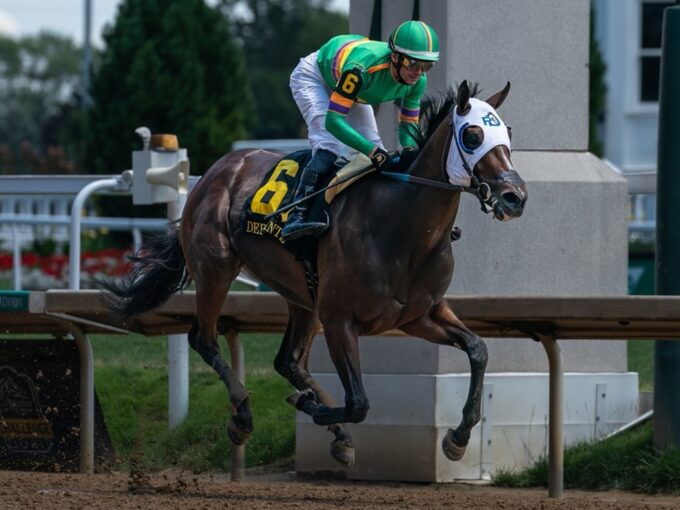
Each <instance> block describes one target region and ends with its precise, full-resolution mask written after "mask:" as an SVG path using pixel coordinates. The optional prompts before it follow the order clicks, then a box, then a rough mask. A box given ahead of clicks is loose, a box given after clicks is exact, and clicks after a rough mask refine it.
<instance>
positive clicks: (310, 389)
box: [274, 303, 354, 466]
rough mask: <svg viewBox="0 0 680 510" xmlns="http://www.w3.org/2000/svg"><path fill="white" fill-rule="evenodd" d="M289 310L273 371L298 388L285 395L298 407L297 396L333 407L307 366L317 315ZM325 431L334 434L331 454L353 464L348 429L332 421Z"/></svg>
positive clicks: (296, 307) (294, 308)
mask: <svg viewBox="0 0 680 510" xmlns="http://www.w3.org/2000/svg"><path fill="white" fill-rule="evenodd" d="M288 312H289V313H288V316H289V319H288V327H287V328H286V333H285V335H284V336H283V341H282V342H281V347H280V349H279V352H278V354H277V355H276V359H275V360H274V368H275V369H276V371H277V372H278V373H279V374H281V375H282V376H283V377H285V378H286V379H287V380H288V381H289V382H290V383H291V384H292V385H293V386H294V387H295V388H296V389H297V390H299V392H298V393H295V394H293V395H291V396H290V397H289V398H288V402H289V403H291V404H292V405H293V406H295V407H297V405H298V403H299V402H300V399H303V400H307V401H309V402H310V403H314V402H316V401H317V400H318V401H320V402H321V403H322V404H324V405H326V406H329V407H333V406H335V401H334V400H333V398H332V397H331V396H330V395H329V394H328V393H327V392H326V391H325V390H324V389H323V388H322V387H321V385H320V384H319V383H318V382H317V381H316V380H315V379H314V378H313V377H312V375H311V374H310V373H309V371H308V369H307V360H308V359H309V351H310V349H311V346H312V340H313V339H314V334H315V333H316V324H317V322H316V314H314V313H313V312H310V311H309V310H306V309H304V308H301V307H299V306H295V305H292V304H290V303H289V304H288ZM328 430H329V431H330V432H332V433H333V435H334V436H335V440H334V441H333V442H332V443H331V457H333V458H334V459H335V460H337V461H338V462H340V463H341V464H343V465H345V466H350V465H352V464H354V445H353V444H352V437H351V436H350V434H349V431H348V430H347V428H346V427H343V425H342V424H341V423H335V424H332V425H329V426H328Z"/></svg>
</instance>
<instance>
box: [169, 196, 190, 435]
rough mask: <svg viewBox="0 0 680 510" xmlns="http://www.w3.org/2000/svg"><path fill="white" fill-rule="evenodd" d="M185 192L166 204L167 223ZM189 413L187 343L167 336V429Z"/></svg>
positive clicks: (178, 209)
mask: <svg viewBox="0 0 680 510" xmlns="http://www.w3.org/2000/svg"><path fill="white" fill-rule="evenodd" d="M186 201H187V194H186V192H181V191H180V192H179V194H178V197H177V200H176V201H175V202H168V221H169V222H171V223H172V222H174V221H176V220H178V219H180V218H181V217H182V212H183V211H184V204H186ZM188 413H189V342H188V339H187V335H168V427H169V428H171V429H172V428H175V427H176V426H177V425H179V424H181V423H182V422H183V421H184V420H185V419H186V417H187V414H188Z"/></svg>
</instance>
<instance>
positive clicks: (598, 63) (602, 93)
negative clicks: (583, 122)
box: [588, 8, 607, 157]
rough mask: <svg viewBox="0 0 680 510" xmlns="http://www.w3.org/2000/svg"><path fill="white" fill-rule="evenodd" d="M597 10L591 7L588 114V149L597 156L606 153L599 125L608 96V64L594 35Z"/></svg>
mask: <svg viewBox="0 0 680 510" xmlns="http://www.w3.org/2000/svg"><path fill="white" fill-rule="evenodd" d="M594 26H595V11H594V10H593V9H592V8H591V9H590V87H589V103H588V108H589V115H588V150H589V151H590V152H592V153H593V154H595V155H596V156H599V157H602V156H603V155H604V147H603V145H602V140H600V136H599V135H600V133H599V130H598V126H599V125H600V124H601V122H602V119H603V116H604V110H605V106H606V105H605V101H606V98H607V86H606V85H605V82H604V74H605V71H606V69H607V65H606V64H605V62H604V59H603V58H602V53H601V52H600V46H599V44H598V43H597V39H595V36H594Z"/></svg>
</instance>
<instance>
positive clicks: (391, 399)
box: [296, 0, 638, 481]
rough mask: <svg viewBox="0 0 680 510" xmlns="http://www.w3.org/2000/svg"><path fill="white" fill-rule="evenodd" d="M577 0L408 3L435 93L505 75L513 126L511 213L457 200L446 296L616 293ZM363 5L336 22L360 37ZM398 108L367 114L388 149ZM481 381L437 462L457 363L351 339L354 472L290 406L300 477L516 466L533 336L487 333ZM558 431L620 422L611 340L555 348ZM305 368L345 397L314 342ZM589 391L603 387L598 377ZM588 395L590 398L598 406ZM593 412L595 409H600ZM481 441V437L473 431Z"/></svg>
mask: <svg viewBox="0 0 680 510" xmlns="http://www.w3.org/2000/svg"><path fill="white" fill-rule="evenodd" d="M589 5H590V4H589V1H588V0H574V1H571V2H560V1H554V0H553V1H545V0H543V1H539V0H513V1H512V2H497V1H493V0H458V1H456V2H441V1H436V0H421V2H420V15H421V19H422V20H423V21H425V22H427V23H429V24H430V25H432V26H433V27H434V28H435V30H436V31H437V33H438V35H439V39H440V48H441V54H442V60H441V61H440V62H439V64H438V65H437V66H435V68H434V69H433V71H432V72H431V73H430V75H429V76H428V78H429V81H428V91H427V93H428V94H430V95H437V94H439V93H441V92H442V91H444V90H446V89H447V88H448V87H449V86H455V85H456V84H457V83H460V82H461V81H462V80H464V79H467V80H468V81H469V82H478V83H479V84H480V86H481V88H482V90H483V92H482V93H481V94H480V97H481V98H482V99H486V98H487V97H488V96H490V95H492V94H493V93H495V92H496V91H498V90H500V89H501V88H502V87H503V86H504V85H505V83H506V81H510V82H511V83H512V89H511V91H510V95H509V96H508V99H507V100H506V102H505V103H504V104H503V106H502V107H501V108H500V110H499V114H500V115H501V116H502V117H503V119H504V120H505V122H506V123H508V124H509V125H511V126H512V128H513V137H514V138H513V162H514V165H515V168H516V169H517V171H518V172H519V173H520V174H521V175H522V177H523V178H524V179H525V180H526V181H527V187H528V189H529V201H528V204H527V208H526V212H525V214H524V216H523V217H522V218H520V219H518V220H515V221H512V222H509V223H500V222H498V221H496V220H493V219H492V218H491V217H489V216H486V215H484V214H482V213H481V211H479V205H478V203H477V201H476V200H475V199H473V197H471V196H465V197H463V200H462V201H461V208H460V211H459V214H458V219H457V221H456V224H457V225H458V226H459V227H461V228H462V230H463V236H462V239H461V240H459V241H457V242H456V243H455V244H454V247H453V248H454V255H455V259H456V270H455V273H454V278H453V282H452V285H451V286H450V288H449V293H452V294H461V295H464V294H481V295H519V294H522V295H567V294H571V295H583V296H587V295H603V294H607V295H612V294H625V293H626V291H627V186H626V182H625V180H624V179H623V178H621V177H620V176H619V175H617V174H616V173H614V172H613V171H612V170H611V169H610V168H609V167H608V166H607V165H605V164H604V163H603V162H602V161H601V160H599V159H598V158H596V157H595V156H593V155H592V154H590V153H588V152H587V143H588V58H589V53H588V37H589V34H588V27H589ZM372 8H373V2H371V1H366V2H364V1H362V2H358V1H354V2H352V3H351V11H350V28H351V32H353V33H364V34H367V33H368V28H369V24H370V19H371V13H372ZM412 8H413V2H412V1H411V0H393V1H390V2H384V3H383V17H382V20H383V38H384V39H386V38H387V36H388V34H389V33H390V31H391V30H392V29H393V28H394V27H395V26H397V25H398V24H399V23H400V22H402V21H404V20H406V19H409V18H410V16H411V12H412ZM396 115H397V112H396V110H395V107H394V106H393V105H391V104H383V105H381V107H380V109H379V114H378V121H379V126H380V129H381V134H382V136H383V139H384V140H385V142H386V145H387V147H388V149H394V148H396V124H395V119H396ZM487 344H488V346H489V364H488V372H487V378H486V381H485V382H486V384H487V385H488V386H489V388H491V387H493V389H489V394H490V395H491V396H488V399H485V409H484V411H483V414H484V416H485V418H486V421H485V422H484V423H485V427H486V429H485V430H486V434H484V433H483V430H482V429H483V427H482V425H481V424H480V425H478V426H477V427H476V428H475V429H474V431H473V437H472V439H471V444H470V446H469V448H468V451H467V453H466V456H465V457H464V458H463V460H462V461H460V462H457V463H453V462H450V461H448V460H447V459H446V458H445V457H444V455H443V453H442V452H441V448H440V442H441V438H442V437H443V434H444V433H445V432H446V429H447V428H448V427H451V426H455V425H457V424H458V422H459V420H460V417H461V412H462V405H463V402H464V399H465V395H466V393H467V387H468V381H469V375H468V372H469V366H468V362H467V358H466V356H465V355H464V354H462V353H461V352H460V351H458V350H456V349H453V348H446V347H440V346H435V345H431V344H428V343H426V342H424V341H422V340H419V339H409V338H393V337H389V338H388V337H382V338H381V337H373V338H370V339H369V338H366V339H362V340H361V356H362V369H363V373H364V383H365V386H366V388H367V391H368V396H369V399H370V402H371V410H370V411H369V416H368V418H367V420H366V421H365V422H364V423H362V424H360V425H351V426H349V429H350V431H351V433H352V435H353V437H354V442H355V445H356V465H355V466H352V467H350V468H342V467H341V466H340V465H338V464H336V463H334V461H333V460H332V459H331V458H330V456H329V455H328V443H329V442H330V440H331V436H330V434H329V433H328V432H326V431H325V429H323V428H321V427H316V426H315V425H314V424H313V423H312V422H311V420H308V419H307V417H306V416H302V415H301V413H298V418H297V420H298V421H297V432H298V434H297V437H298V441H297V452H296V453H297V456H296V465H297V469H298V470H299V471H307V472H309V471H318V470H337V471H344V472H345V473H346V475H347V476H348V477H350V478H354V479H390V480H404V481H407V480H411V481H450V480H453V479H458V478H466V479H479V478H485V477H488V476H489V472H493V471H494V470H495V469H498V468H500V467H503V468H514V467H517V468H519V467H523V466H526V465H528V464H529V463H531V462H533V461H534V460H536V459H537V458H538V456H539V455H542V454H545V453H546V452H547V433H546V430H547V429H546V427H547V415H548V412H547V391H548V389H547V388H548V375H547V370H548V363H547V360H546V357H545V353H544V351H543V349H542V348H541V347H540V345H538V344H537V343H536V342H534V341H533V340H509V339H496V340H495V339H487ZM560 348H561V350H562V355H563V364H564V369H565V372H567V376H566V377H565V386H564V388H565V402H566V409H565V414H564V417H565V439H566V440H567V441H568V442H569V441H574V440H587V439H592V438H594V437H595V435H596V433H597V434H602V433H603V430H607V431H610V430H612V429H613V428H615V427H617V426H618V425H621V424H623V423H625V422H627V421H628V420H630V419H632V418H634V417H635V416H636V412H637V401H638V393H637V375H636V374H630V373H628V372H627V359H626V345H625V342H614V341H588V340H584V341H570V342H561V343H560ZM310 368H311V370H312V372H313V373H314V375H315V376H316V377H317V378H318V380H319V382H321V383H322V384H325V385H326V386H327V387H328V389H329V390H330V392H331V393H332V394H333V396H334V397H335V398H336V400H338V401H340V402H342V401H343V395H344V394H343V391H342V388H341V386H340V384H339V381H338V379H337V376H336V375H335V370H334V368H333V366H332V364H331V362H330V361H329V360H328V354H327V352H326V348H325V345H324V342H323V340H322V339H319V341H317V342H315V344H314V349H313V351H312V355H311V357H310ZM598 384H600V385H602V384H606V385H607V387H608V388H609V390H608V392H607V412H606V416H604V418H602V417H601V418H600V419H604V421H605V425H604V427H601V425H602V424H601V423H599V424H598V426H597V429H596V426H595V425H596V411H595V409H596V407H597V402H598V400H597V398H598V397H597V387H598ZM600 387H602V386H600ZM600 400H601V399H600ZM601 409H602V406H601V405H600V410H601ZM597 421H599V420H597ZM483 436H484V438H485V439H484V442H482V437H483Z"/></svg>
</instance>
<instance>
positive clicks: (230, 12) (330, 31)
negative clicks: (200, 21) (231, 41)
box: [219, 0, 349, 138]
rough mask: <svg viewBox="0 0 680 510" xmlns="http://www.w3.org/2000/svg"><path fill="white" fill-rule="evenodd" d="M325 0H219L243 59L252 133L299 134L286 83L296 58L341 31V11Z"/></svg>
mask: <svg viewBox="0 0 680 510" xmlns="http://www.w3.org/2000/svg"><path fill="white" fill-rule="evenodd" d="M328 5H329V1H328V0H221V2H220V3H219V6H220V9H221V11H222V12H223V13H224V14H225V16H227V17H228V18H229V19H230V20H231V25H232V26H233V27H235V34H236V36H237V37H238V39H239V41H240V42H241V45H242V47H243V52H244V54H245V56H246V60H247V62H248V74H249V78H250V86H251V90H252V95H253V97H254V99H255V122H254V123H253V126H252V133H253V135H254V136H255V137H256V138H297V137H301V136H302V137H304V136H306V135H305V134H304V129H305V124H304V121H303V120H302V116H301V115H300V112H299V111H298V109H297V106H296V105H295V102H294V101H293V97H292V95H291V92H290V88H289V87H288V81H289V78H290V73H291V72H292V71H293V69H294V68H295V66H296V65H297V63H298V61H299V59H300V58H301V57H304V56H306V55H308V54H309V53H311V52H313V51H315V50H317V49H319V47H320V46H321V45H322V44H323V43H324V42H326V41H327V40H328V39H329V38H330V37H332V36H334V35H338V34H342V33H347V30H348V26H349V22H348V19H347V16H345V15H344V14H340V13H337V12H331V11H329V10H328Z"/></svg>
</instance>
